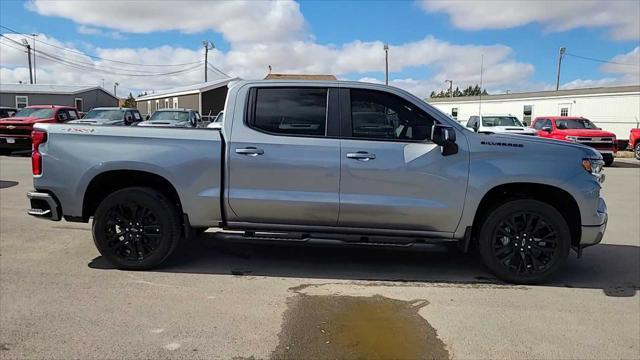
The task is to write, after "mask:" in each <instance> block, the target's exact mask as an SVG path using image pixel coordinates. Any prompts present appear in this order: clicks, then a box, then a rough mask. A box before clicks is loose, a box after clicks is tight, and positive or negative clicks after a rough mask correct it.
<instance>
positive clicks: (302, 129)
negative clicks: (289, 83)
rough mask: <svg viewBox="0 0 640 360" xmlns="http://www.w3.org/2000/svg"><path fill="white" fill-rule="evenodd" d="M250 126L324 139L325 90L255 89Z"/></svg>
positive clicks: (325, 115)
mask: <svg viewBox="0 0 640 360" xmlns="http://www.w3.org/2000/svg"><path fill="white" fill-rule="evenodd" d="M254 111H255V112H254V116H253V119H252V123H251V125H252V126H253V127H254V128H257V129H260V130H264V131H267V132H270V133H275V134H285V135H311V136H324V135H325V130H326V122H327V89H326V88H258V89H256V100H255V110H254Z"/></svg>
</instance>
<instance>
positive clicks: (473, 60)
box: [0, 1, 640, 95]
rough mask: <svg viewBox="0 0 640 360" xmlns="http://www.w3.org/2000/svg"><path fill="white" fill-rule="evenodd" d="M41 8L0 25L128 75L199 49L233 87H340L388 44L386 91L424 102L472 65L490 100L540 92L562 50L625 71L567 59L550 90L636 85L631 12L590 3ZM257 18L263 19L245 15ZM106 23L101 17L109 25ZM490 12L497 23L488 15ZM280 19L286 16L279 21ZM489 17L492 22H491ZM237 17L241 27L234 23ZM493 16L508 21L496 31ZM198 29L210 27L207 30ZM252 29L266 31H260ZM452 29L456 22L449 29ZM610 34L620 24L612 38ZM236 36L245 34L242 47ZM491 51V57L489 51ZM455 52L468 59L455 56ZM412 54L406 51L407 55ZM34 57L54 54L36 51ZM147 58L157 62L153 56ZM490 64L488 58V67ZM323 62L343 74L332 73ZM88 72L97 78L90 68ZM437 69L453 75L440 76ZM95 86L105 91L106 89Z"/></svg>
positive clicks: (137, 83)
mask: <svg viewBox="0 0 640 360" xmlns="http://www.w3.org/2000/svg"><path fill="white" fill-rule="evenodd" d="M51 3H52V2H48V3H43V2H40V1H34V2H21V1H2V2H0V10H1V11H0V24H1V25H3V26H6V27H9V28H11V29H15V30H17V31H18V32H21V33H32V32H35V33H38V34H42V36H41V39H42V40H43V41H45V42H53V43H55V44H60V45H63V46H64V47H68V48H71V49H74V50H77V51H81V52H84V53H86V54H90V55H96V56H101V57H105V58H108V59H114V60H126V61H131V62H133V63H144V62H149V63H154V64H158V63H164V62H163V61H165V62H166V63H175V62H173V61H172V56H171V55H172V51H180V50H184V51H183V52H184V53H186V54H182V55H181V56H183V57H185V59H186V58H188V56H192V57H193V58H192V60H194V61H197V60H199V59H200V58H201V57H202V55H201V52H202V49H201V41H202V40H203V39H209V40H211V41H213V42H214V43H215V44H216V47H217V49H218V50H219V52H216V53H214V54H213V55H212V59H211V63H212V64H213V65H215V66H217V67H219V68H221V69H223V70H224V71H225V72H226V73H229V74H230V75H236V76H241V77H245V78H251V77H261V76H262V73H264V72H266V67H267V66H266V65H267V64H269V65H272V66H273V67H274V71H276V70H278V71H283V72H285V71H287V72H291V71H299V72H310V70H313V71H315V70H318V72H331V73H334V74H336V75H337V76H338V77H340V78H345V79H353V80H359V79H363V80H366V81H382V80H383V79H384V73H383V70H384V53H383V50H382V47H381V44H382V43H383V42H388V43H389V44H390V45H391V46H392V48H391V53H390V64H391V67H392V72H391V74H390V78H391V79H392V83H393V84H394V85H397V86H401V87H405V88H408V89H409V90H413V91H414V92H418V93H420V94H419V95H425V94H424V92H427V91H428V90H429V89H432V90H437V89H438V88H444V87H445V84H444V82H443V81H442V79H443V78H444V77H452V78H453V80H454V83H455V84H456V85H458V84H460V85H461V86H463V85H467V84H472V83H474V82H477V80H478V79H477V78H476V74H475V73H479V68H480V56H479V55H480V54H484V56H485V58H486V59H487V62H486V64H487V68H485V71H486V72H487V77H486V79H487V83H486V85H487V86H486V87H487V88H489V90H493V91H494V92H500V91H504V90H505V89H511V90H512V91H513V90H516V91H518V90H540V89H548V88H550V87H552V86H553V85H554V83H555V74H556V63H557V52H558V48H559V47H560V46H566V47H567V52H569V53H571V54H576V55H581V56H585V57H591V58H596V59H602V60H611V59H614V58H615V60H614V61H616V62H619V63H623V64H627V65H616V64H610V65H609V66H607V65H606V64H603V63H599V62H595V61H588V60H583V59H579V58H575V57H569V56H567V57H565V58H564V60H563V70H562V81H561V83H562V84H564V85H565V86H567V87H576V86H578V87H580V86H597V85H616V84H622V83H631V84H635V83H638V72H639V71H640V70H639V68H640V63H638V61H640V60H638V59H639V58H640V56H639V55H638V53H640V50H638V46H639V41H640V24H639V22H640V20H638V17H640V15H638V13H636V14H635V15H633V14H631V16H630V15H629V12H633V11H635V10H636V9H638V11H640V5H638V2H634V1H628V2H625V1H618V2H615V3H617V4H616V5H615V6H610V5H608V4H607V3H605V2H598V1H595V2H593V3H589V4H588V6H579V5H581V4H586V3H587V2H577V5H576V6H574V7H570V6H569V7H568V8H567V6H565V5H563V6H562V7H561V8H558V9H553V6H555V5H554V4H553V3H546V4H543V5H544V6H542V7H541V6H539V4H540V3H538V4H536V3H535V2H531V3H528V2H520V3H517V2H516V3H511V2H506V1H504V2H497V3H496V2H493V3H487V4H489V5H491V6H480V5H479V4H481V3H480V2H468V3H452V2H450V3H438V2H428V1H427V2H415V1H395V2H386V1H372V2H370V1H345V2H334V1H326V2H325V1H302V2H299V3H288V4H287V3H278V4H277V5H274V4H272V3H258V2H247V3H235V4H233V3H204V2H200V3H196V5H198V4H203V5H206V6H203V7H207V9H202V12H201V13H199V12H197V11H196V12H193V10H183V9H180V8H182V7H193V6H190V5H187V4H181V5H179V6H175V5H176V4H174V3H172V2H169V1H164V2H160V3H159V4H156V5H154V6H153V7H166V9H165V10H160V11H159V13H156V14H150V13H148V11H145V9H148V8H149V6H147V5H145V4H149V3H148V2H147V3H145V2H128V3H115V4H114V5H113V6H109V4H108V3H109V2H107V1H101V2H100V3H101V6H102V7H103V8H101V9H94V8H95V6H93V7H92V6H81V4H80V3H77V2H75V3H69V2H59V3H56V4H53V5H52V4H51ZM263 5H264V6H263ZM243 6H244V7H245V8H243ZM261 6H262V7H263V9H257V10H256V9H255V8H259V7H261ZM128 7H129V9H127V8H128ZM220 7H224V8H222V9H220ZM487 8H488V9H487ZM585 8H586V9H585ZM283 9H284V10H283ZM140 10H142V11H140ZM109 11H113V14H112V15H111V16H110V15H109ZM225 11H228V12H229V13H231V14H233V16H222V17H220V18H218V19H214V18H215V16H211V15H212V14H218V13H223V12H225ZM252 11H255V14H252V13H251V12H252ZM488 11H492V12H493V13H488ZM502 11H504V12H505V13H504V14H499V13H500V12H502ZM509 11H515V14H516V15H515V16H514V15H507V14H508V12H509ZM554 11H555V12H557V13H558V16H557V17H555V18H554V17H550V16H549V15H548V12H554ZM145 12H147V14H145ZM283 12H284V13H285V14H286V16H284V17H281V18H279V17H278V16H282V13H283ZM495 13H498V14H497V15H498V16H495V17H492V16H493V15H495ZM523 13H524V15H522V14H523ZM103 14H104V16H103ZM143 14H145V16H144V18H150V17H151V18H154V19H152V20H156V19H157V22H153V21H152V20H148V21H147V20H145V22H146V23H145V24H142V25H141V26H140V28H136V24H137V23H138V22H140V23H142V22H143V19H141V18H140V17H141V16H142V15H143ZM270 14H271V15H272V16H270ZM529 14H531V15H529ZM194 16H197V17H200V19H198V20H194V23H193V24H190V25H185V26H187V27H188V28H184V27H183V28H180V25H178V24H176V25H172V24H171V23H180V22H181V21H183V19H184V18H185V17H187V18H192V17H194ZM245 16H246V17H247V19H242V18H243V17H245ZM501 16H502V17H503V18H504V19H509V20H508V21H506V20H505V21H503V20H501ZM634 16H635V20H634V18H633V17H634ZM209 17H211V18H212V19H211V20H208V19H207V18H209ZM263 17H267V18H273V19H271V20H269V19H267V20H265V19H264V18H263ZM603 17H604V18H607V17H610V18H614V17H615V21H614V20H612V21H611V22H609V23H607V22H606V21H600V20H597V21H596V20H594V21H591V22H589V21H583V19H586V20H589V19H590V18H593V19H600V18H603ZM461 18H462V20H463V21H462V23H461V24H460V20H459V19H461ZM456 19H458V20H456ZM469 19H472V20H469ZM474 19H475V20H474ZM456 21H458V23H457V22H456ZM599 21H600V22H599ZM625 21H626V22H625ZM165 22H166V24H165ZM226 22H230V23H229V24H226ZM262 22H264V23H262ZM620 22H622V23H623V24H624V26H623V27H621V25H620ZM504 23H507V24H504ZM123 24H130V25H126V26H125V25H123ZM251 27H256V28H264V29H266V30H265V31H264V36H263V34H261V33H260V31H253V32H250V30H247V28H251ZM469 27H472V29H469ZM1 30H2V33H4V34H7V35H10V33H11V31H8V30H7V29H6V28H2V29H1ZM243 31H248V32H249V33H248V34H247V35H246V36H245V35H244V34H242V32H243ZM238 34H240V35H238ZM245 37H248V38H245ZM425 39H428V40H425ZM3 40H6V39H3ZM10 45H11V44H10ZM496 45H498V46H499V50H496V49H495V48H492V46H496ZM163 46H165V47H166V46H169V47H170V48H171V50H170V51H165V53H166V54H165V53H160V51H161V48H162V47H163ZM394 46H396V47H397V49H396V48H394ZM352 47H355V48H357V49H351V48H352ZM466 47H470V49H472V51H467V50H466ZM291 48H297V49H298V50H297V51H298V52H297V53H295V54H292V55H290V54H287V53H288V52H289V51H290V50H289V49H291ZM414 48H416V49H417V50H415V51H413V49H414ZM42 49H43V51H44V50H45V49H47V50H48V51H54V50H55V49H54V48H47V46H46V45H45V46H43V47H42ZM122 49H128V50H131V51H133V52H135V53H136V54H138V57H135V56H134V57H133V58H131V57H130V55H123V54H122V52H123V51H122ZM140 49H148V50H149V51H148V52H147V53H148V55H147V57H154V59H146V58H144V59H143V58H141V55H140V52H141V50H140ZM258 49H259V50H258ZM376 49H377V50H379V51H377V50H376ZM434 49H438V50H437V52H438V55H437V56H434V57H433V58H431V54H432V53H434V52H436V50H434ZM0 50H1V52H0V65H2V68H3V72H2V73H1V75H2V78H0V80H3V81H8V82H11V81H12V80H14V79H18V78H19V76H24V67H25V64H24V62H25V61H22V62H23V63H22V64H21V63H20V62H21V61H20V59H24V58H25V57H24V55H22V57H21V58H20V57H19V56H18V55H15V56H16V59H13V55H12V54H11V53H10V52H13V51H16V49H14V48H9V47H7V46H3V47H2V48H0ZM153 50H156V51H157V53H153ZM634 51H635V52H634ZM418 52H419V53H420V54H424V57H425V59H427V60H424V61H421V59H419V58H418V59H412V60H406V59H408V58H409V57H411V56H412V54H416V53H418ZM62 53H64V51H63V52H62ZM497 53H500V55H499V56H498V55H495V54H497ZM3 54H4V56H3ZM154 54H157V55H155V56H154ZM188 54H191V55H188ZM216 54H217V55H216ZM494 55H495V56H494ZM377 57H379V59H378V58H377ZM492 57H495V59H491V58H492ZM3 58H6V59H3ZM189 59H191V58H189ZM78 61H80V60H78ZM327 62H329V63H331V62H335V63H336V64H345V65H344V66H340V65H335V66H332V65H331V64H327ZM359 62H361V63H359ZM42 63H43V65H42V66H43V67H42V68H41V70H40V69H39V71H42V75H41V77H42V78H45V79H47V80H48V81H49V82H56V79H55V77H54V76H53V75H54V69H56V66H57V68H58V71H68V72H70V74H69V76H65V78H68V79H74V78H76V77H81V78H82V76H83V75H84V79H87V80H85V82H86V81H94V82H95V81H97V80H96V79H98V78H100V79H102V78H104V77H105V75H104V74H98V73H96V74H93V75H91V76H87V73H86V72H84V74H77V75H74V74H73V72H74V71H76V72H77V69H76V70H74V69H72V68H69V67H64V68H65V70H62V68H63V67H61V66H59V65H60V64H57V65H56V64H54V63H51V64H50V65H51V69H52V70H51V74H49V72H47V68H46V66H47V64H48V62H47V60H46V59H45V60H42ZM629 64H631V65H635V64H638V66H628V65H629ZM112 65H113V64H112ZM95 66H96V67H99V66H100V64H96V65H95ZM449 66H450V67H451V68H456V69H457V70H455V71H451V70H450V68H449ZM20 69H21V70H20ZM127 69H128V68H127ZM19 70H20V71H19ZM158 71H160V70H158ZM58 73H59V72H58ZM80 73H82V72H80ZM20 74H21V75H20ZM38 74H39V75H40V72H39V73H38ZM49 75H51V76H49ZM27 76H28V75H27ZM74 76H75V77H74ZM199 76H200V75H199V74H196V73H195V71H194V74H192V75H189V76H179V77H178V79H169V78H167V79H164V82H163V79H153V81H146V82H145V81H142V80H139V79H136V80H134V79H127V78H123V79H122V80H121V81H120V82H121V83H124V84H123V86H124V87H125V88H127V89H135V90H144V89H147V88H149V89H158V88H162V87H169V86H175V85H179V84H181V83H184V82H193V81H197V80H198V79H199V78H198V77H199ZM107 77H109V81H111V77H110V76H107ZM116 77H117V76H114V78H116ZM121 77H123V76H121ZM201 80H202V79H200V81H201ZM113 81H115V80H113ZM80 82H82V81H80Z"/></svg>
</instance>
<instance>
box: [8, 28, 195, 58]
mask: <svg viewBox="0 0 640 360" xmlns="http://www.w3.org/2000/svg"><path fill="white" fill-rule="evenodd" d="M0 27H1V28H4V29H6V30H8V31H11V32H12V33H14V34H18V35H23V36H27V35H26V34H23V33H21V32H19V31H17V30H15V29H12V28H9V27H7V26H4V25H0ZM3 36H4V34H3ZM4 37H6V38H8V37H7V36H4ZM39 43H43V44H45V45H48V46H51V47H54V48H57V49H61V50H64V51H68V52H72V53H75V54H79V55H82V56H87V57H90V58H92V59H97V60H102V61H110V62H114V63H119V64H126V65H132V66H151V67H163V66H187V65H194V64H202V62H201V61H195V62H190V63H182V64H136V63H130V62H126V61H120V60H111V59H105V58H102V57H99V56H95V55H90V54H85V53H83V52H80V51H77V50H73V49H69V48H66V47H62V46H58V45H54V44H51V43H48V42H46V41H43V40H40V41H39Z"/></svg>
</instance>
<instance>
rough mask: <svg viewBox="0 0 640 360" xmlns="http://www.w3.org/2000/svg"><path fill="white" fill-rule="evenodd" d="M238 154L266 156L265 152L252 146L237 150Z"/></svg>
mask: <svg viewBox="0 0 640 360" xmlns="http://www.w3.org/2000/svg"><path fill="white" fill-rule="evenodd" d="M236 154H241V155H247V156H258V155H262V154H264V150H262V149H258V148H255V147H252V146H250V147H246V148H243V149H236Z"/></svg>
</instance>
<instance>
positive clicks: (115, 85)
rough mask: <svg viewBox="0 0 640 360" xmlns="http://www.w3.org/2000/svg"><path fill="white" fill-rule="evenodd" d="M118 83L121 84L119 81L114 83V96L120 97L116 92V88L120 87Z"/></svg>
mask: <svg viewBox="0 0 640 360" xmlns="http://www.w3.org/2000/svg"><path fill="white" fill-rule="evenodd" d="M118 85H120V83H119V82H117V81H116V82H114V83H113V96H115V97H118V94H117V93H116V90H117V89H118Z"/></svg>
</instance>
